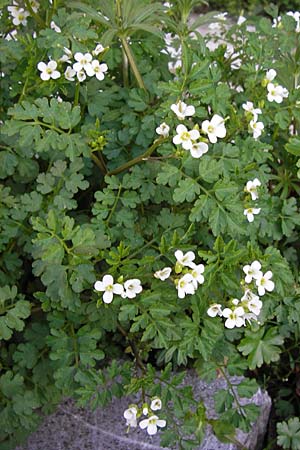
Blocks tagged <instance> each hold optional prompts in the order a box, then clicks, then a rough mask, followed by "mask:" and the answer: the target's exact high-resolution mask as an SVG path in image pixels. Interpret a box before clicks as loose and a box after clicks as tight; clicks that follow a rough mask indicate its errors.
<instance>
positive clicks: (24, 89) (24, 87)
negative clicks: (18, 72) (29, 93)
mask: <svg viewBox="0 0 300 450" xmlns="http://www.w3.org/2000/svg"><path fill="white" fill-rule="evenodd" d="M28 81H29V79H28V77H27V78H26V81H25V83H24V85H23V89H22V92H21V95H20V98H19V100H18V103H21V101H22V100H23V98H24V96H25V94H26V89H27V85H28Z"/></svg>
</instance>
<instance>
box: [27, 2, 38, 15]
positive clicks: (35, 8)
mask: <svg viewBox="0 0 300 450" xmlns="http://www.w3.org/2000/svg"><path fill="white" fill-rule="evenodd" d="M29 3H30V6H31V8H32V11H33V12H35V13H36V12H38V9H39V7H40V4H39V2H37V1H36V0H30V1H29Z"/></svg>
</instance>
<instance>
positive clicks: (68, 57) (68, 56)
mask: <svg viewBox="0 0 300 450" xmlns="http://www.w3.org/2000/svg"><path fill="white" fill-rule="evenodd" d="M72 57H73V54H72V52H71V50H69V49H68V48H67V47H64V54H63V55H62V57H61V58H59V60H58V61H61V62H67V63H71V58H72ZM73 70H74V69H73Z"/></svg>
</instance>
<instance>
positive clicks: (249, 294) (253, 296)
mask: <svg viewBox="0 0 300 450" xmlns="http://www.w3.org/2000/svg"><path fill="white" fill-rule="evenodd" d="M258 298H259V297H258V296H257V295H256V294H254V292H252V291H251V289H246V290H245V293H244V295H243V297H242V298H241V301H242V302H244V301H245V302H250V301H251V300H253V299H258Z"/></svg>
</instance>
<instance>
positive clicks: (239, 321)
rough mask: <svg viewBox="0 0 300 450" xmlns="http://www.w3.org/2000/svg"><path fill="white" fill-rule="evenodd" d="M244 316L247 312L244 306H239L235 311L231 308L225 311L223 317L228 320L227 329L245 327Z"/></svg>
mask: <svg viewBox="0 0 300 450" xmlns="http://www.w3.org/2000/svg"><path fill="white" fill-rule="evenodd" d="M244 314H245V310H244V308H243V307H242V306H238V307H237V308H235V309H234V310H232V309H230V308H225V309H224V310H223V313H222V316H223V317H225V318H226V319H227V320H226V321H225V327H226V328H234V327H237V328H240V327H242V326H243V325H245V320H244V317H243V316H244Z"/></svg>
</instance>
